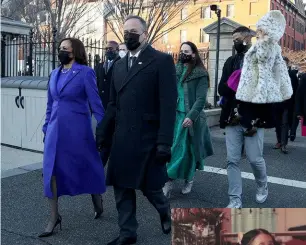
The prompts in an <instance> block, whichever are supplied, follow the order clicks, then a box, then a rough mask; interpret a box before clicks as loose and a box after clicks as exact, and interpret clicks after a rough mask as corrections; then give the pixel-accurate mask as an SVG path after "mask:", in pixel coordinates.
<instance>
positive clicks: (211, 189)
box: [1, 128, 306, 245]
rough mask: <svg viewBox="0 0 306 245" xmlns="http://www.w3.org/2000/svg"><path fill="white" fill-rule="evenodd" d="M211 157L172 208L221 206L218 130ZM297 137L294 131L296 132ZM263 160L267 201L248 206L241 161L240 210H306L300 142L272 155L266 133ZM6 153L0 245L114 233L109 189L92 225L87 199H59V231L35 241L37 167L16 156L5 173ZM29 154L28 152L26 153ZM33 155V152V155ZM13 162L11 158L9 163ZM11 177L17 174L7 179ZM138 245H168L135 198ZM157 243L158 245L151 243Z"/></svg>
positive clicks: (41, 220) (102, 239)
mask: <svg viewBox="0 0 306 245" xmlns="http://www.w3.org/2000/svg"><path fill="white" fill-rule="evenodd" d="M212 135H213V143H214V148H215V155H214V156H213V157H210V158H209V159H207V161H206V168H205V170H204V171H201V172H198V173H197V175H196V179H195V185H194V189H193V192H192V193H191V194H189V195H187V196H182V195H181V194H180V193H179V190H180V189H179V188H180V187H181V185H182V183H181V182H179V183H178V185H177V186H178V189H177V190H175V192H174V194H173V197H172V198H171V205H172V207H224V206H226V205H227V202H228V199H227V176H226V171H225V170H224V169H223V168H224V166H225V158H226V151H225V142H224V135H223V132H222V131H221V130H219V129H218V128H212ZM298 135H300V132H298ZM265 142H266V143H265V151H264V152H265V159H266V161H267V169H268V175H269V182H270V184H269V193H270V195H269V198H268V200H267V202H266V203H265V204H263V205H258V204H256V203H255V201H254V197H255V185H254V181H253V180H252V174H251V168H250V166H249V164H248V163H247V161H246V159H243V160H242V162H241V169H242V171H243V177H244V186H243V188H244V196H243V204H244V207H252V208H255V207H260V208H261V207H262V208H264V207H273V208H277V207H306V138H301V137H298V138H297V139H296V141H295V142H293V143H291V142H290V145H289V148H288V149H289V151H290V153H289V154H288V155H284V154H282V153H281V152H280V151H276V150H273V149H272V147H273V144H274V143H275V136H274V132H273V130H269V131H267V133H266V139H265ZM9 151H10V149H7V148H6V147H2V149H1V155H2V163H1V165H2V166H1V167H3V164H6V168H5V171H3V172H2V195H1V197H2V200H1V201H2V208H1V214H2V226H1V231H2V244H3V245H15V244H18V245H43V244H52V245H57V244H63V245H104V244H106V243H107V242H108V241H110V240H111V239H112V238H114V237H116V236H117V234H118V228H117V225H116V221H117V213H116V210H115V203H114V197H113V193H112V188H109V189H108V191H107V193H106V194H105V195H104V199H105V213H104V215H103V217H102V218H101V219H100V220H93V210H92V206H91V198H90V197H89V196H85V195H83V196H78V197H74V198H70V197H63V198H61V200H60V211H61V214H62V216H63V231H60V232H58V233H56V235H55V236H53V237H50V238H46V239H38V238H37V234H38V233H39V232H41V231H43V229H44V227H45V225H46V222H47V218H48V206H47V202H46V200H45V199H44V197H43V192H42V178H41V170H40V169H39V168H40V167H41V164H40V163H37V162H36V161H37V157H38V158H39V157H41V155H40V156H38V155H36V157H34V158H33V160H31V161H32V162H31V164H30V165H29V164H26V165H24V164H22V162H23V159H28V158H26V157H25V156H24V155H23V154H25V153H24V152H22V151H19V152H18V150H14V151H16V154H17V155H19V156H21V157H20V158H19V160H18V161H20V162H19V163H18V162H12V163H11V164H12V165H13V164H15V165H14V166H15V167H19V168H17V170H16V168H15V167H14V168H11V169H10V168H9V166H8V163H7V162H9V161H8V160H6V163H3V159H5V157H6V159H7V158H8V157H7V156H8V154H9V153H8V152H9ZM26 154H29V153H26ZM30 154H32V153H30ZM33 154H34V153H33ZM14 161H16V159H14ZM14 174H18V175H15V176H13V175H14ZM137 203H138V219H139V243H138V244H146V245H156V244H159V245H168V244H170V236H165V235H163V234H162V232H161V229H160V224H159V220H158V216H157V214H156V211H155V210H154V209H153V208H152V207H151V206H150V205H149V203H148V202H147V201H146V200H145V198H144V197H143V196H142V195H141V194H140V193H139V195H138V202H137ZM157 239H158V240H157Z"/></svg>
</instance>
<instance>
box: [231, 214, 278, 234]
mask: <svg viewBox="0 0 306 245" xmlns="http://www.w3.org/2000/svg"><path fill="white" fill-rule="evenodd" d="M231 216H232V232H233V233H236V232H240V231H241V232H246V231H249V230H252V229H256V228H257V227H258V224H260V227H261V228H263V229H269V231H271V232H275V231H276V227H277V225H276V224H277V213H275V212H274V211H273V209H272V208H251V209H249V208H243V209H235V208H233V209H231Z"/></svg>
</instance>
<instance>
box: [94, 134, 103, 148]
mask: <svg viewBox="0 0 306 245" xmlns="http://www.w3.org/2000/svg"><path fill="white" fill-rule="evenodd" d="M96 146H97V150H98V151H100V152H101V151H102V148H103V147H104V139H103V137H102V136H99V135H96Z"/></svg>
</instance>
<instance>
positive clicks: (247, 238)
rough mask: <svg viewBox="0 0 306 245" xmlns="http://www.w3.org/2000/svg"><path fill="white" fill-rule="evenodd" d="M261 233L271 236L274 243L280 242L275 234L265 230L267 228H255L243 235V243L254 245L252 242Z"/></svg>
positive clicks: (276, 244)
mask: <svg viewBox="0 0 306 245" xmlns="http://www.w3.org/2000/svg"><path fill="white" fill-rule="evenodd" d="M260 234H265V235H268V236H270V237H271V239H272V241H273V244H274V245H278V243H277V242H276V240H275V238H274V236H273V235H272V234H271V233H270V232H268V231H267V230H265V229H254V230H250V231H248V232H247V233H245V234H244V235H243V238H242V240H241V245H252V242H253V241H254V240H255V238H256V237H257V236H258V235H260Z"/></svg>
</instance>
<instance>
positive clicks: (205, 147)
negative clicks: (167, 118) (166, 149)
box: [163, 42, 213, 197]
mask: <svg viewBox="0 0 306 245" xmlns="http://www.w3.org/2000/svg"><path fill="white" fill-rule="evenodd" d="M176 74H177V89H178V100H177V108H176V122H175V131H174V143H173V146H172V149H171V151H172V158H171V161H170V162H169V163H167V170H168V176H169V181H168V182H167V183H166V184H165V186H164V188H163V191H164V194H165V196H167V197H170V193H171V190H172V189H173V181H174V180H176V179H183V180H185V185H184V187H183V189H182V193H183V194H187V193H189V192H190V191H191V189H192V185H193V177H194V175H195V172H196V170H197V169H198V170H203V169H204V159H205V158H206V157H208V156H211V155H213V148H212V143H211V138H210V131H209V128H208V126H207V121H206V115H205V113H204V111H203V109H204V106H205V102H206V97H207V91H208V88H209V76H208V73H207V71H206V69H205V67H204V65H203V63H202V61H201V58H200V55H199V51H198V49H197V47H196V46H195V44H193V43H192V42H184V43H182V45H181V49H180V57H179V62H178V64H177V66H176Z"/></svg>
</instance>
